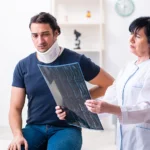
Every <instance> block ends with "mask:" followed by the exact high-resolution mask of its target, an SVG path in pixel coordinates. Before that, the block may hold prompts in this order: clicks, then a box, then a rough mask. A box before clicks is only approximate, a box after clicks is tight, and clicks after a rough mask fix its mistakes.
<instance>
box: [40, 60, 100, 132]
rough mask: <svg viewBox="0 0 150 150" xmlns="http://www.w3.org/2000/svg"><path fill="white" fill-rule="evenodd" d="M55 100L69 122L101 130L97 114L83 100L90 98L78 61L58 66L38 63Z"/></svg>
mask: <svg viewBox="0 0 150 150" xmlns="http://www.w3.org/2000/svg"><path fill="white" fill-rule="evenodd" d="M38 66H39V69H40V71H41V73H42V75H43V77H44V79H45V81H46V83H47V85H48V87H49V89H50V91H51V93H52V95H53V97H54V99H55V101H56V104H57V105H58V106H61V107H62V109H64V110H65V111H66V112H67V117H66V120H67V122H68V123H69V124H71V125H74V126H78V127H83V128H88V129H95V130H103V126H102V124H101V122H100V120H99V118H98V115H97V114H94V113H91V112H89V111H88V109H87V108H86V106H85V104H84V102H85V100H87V99H91V97H90V94H89V91H88V89H87V86H86V84H85V81H84V77H83V74H82V71H81V68H80V65H79V63H72V64H66V65H58V66H46V65H38Z"/></svg>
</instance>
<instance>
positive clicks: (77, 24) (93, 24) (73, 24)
mask: <svg viewBox="0 0 150 150" xmlns="http://www.w3.org/2000/svg"><path fill="white" fill-rule="evenodd" d="M58 24H59V25H60V26H62V27H65V26H100V24H99V22H58Z"/></svg>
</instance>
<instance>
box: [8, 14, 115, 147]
mask: <svg viewBox="0 0 150 150" xmlns="http://www.w3.org/2000/svg"><path fill="white" fill-rule="evenodd" d="M29 28H30V30H31V36H32V41H33V43H34V46H35V48H36V49H37V51H36V52H34V53H32V54H30V55H29V56H28V57H26V58H24V59H22V60H21V61H19V63H18V64H17V65H16V68H15V70H14V75H13V83H12V91H11V102H10V111H9V122H10V127H11V129H12V133H13V136H14V138H13V140H12V142H11V144H10V146H9V148H8V149H9V150H24V149H25V150H42V149H44V150H46V149H47V150H60V149H61V150H71V149H73V150H80V149H81V145H82V136H81V129H80V128H77V127H73V126H70V125H68V124H67V122H66V121H65V120H59V119H58V117H57V115H56V113H55V106H56V103H55V100H54V99H53V97H52V94H51V92H50V90H49V89H48V86H47V85H46V82H45V80H44V78H43V76H42V74H41V72H40V70H39V68H38V64H44V65H61V64H69V63H73V62H78V63H79V65H80V67H81V70H82V72H83V75H84V78H85V80H86V81H89V82H90V83H92V84H95V85H97V86H96V87H95V88H93V89H91V90H90V94H91V96H92V98H96V97H98V96H101V95H103V94H104V92H105V90H106V89H107V87H108V86H109V85H111V84H112V82H113V78H112V77H111V76H110V75H109V74H107V73H106V72H105V71H104V70H102V69H100V68H99V67H98V66H97V65H95V64H94V63H93V62H91V60H90V59H88V58H86V57H85V56H84V55H80V54H77V53H75V52H73V51H70V50H68V49H66V48H62V47H59V46H58V44H57V37H58V35H59V34H60V33H61V31H60V28H59V26H58V24H57V21H56V19H55V18H54V17H53V16H52V15H50V14H49V13H45V12H41V13H39V14H38V15H36V16H33V17H32V18H31V20H30V24H29ZM26 95H27V98H28V119H27V125H26V127H25V128H23V129H22V116H21V113H22V109H23V106H24V103H25V96H26Z"/></svg>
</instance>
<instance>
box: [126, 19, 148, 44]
mask: <svg viewBox="0 0 150 150" xmlns="http://www.w3.org/2000/svg"><path fill="white" fill-rule="evenodd" d="M141 28H144V31H145V35H146V37H147V39H148V43H149V44H150V17H139V18H137V19H135V20H134V21H133V22H132V23H131V24H130V26H129V31H130V32H131V33H134V32H137V31H138V30H140V29H141Z"/></svg>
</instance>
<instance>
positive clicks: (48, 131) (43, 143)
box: [22, 125, 82, 150]
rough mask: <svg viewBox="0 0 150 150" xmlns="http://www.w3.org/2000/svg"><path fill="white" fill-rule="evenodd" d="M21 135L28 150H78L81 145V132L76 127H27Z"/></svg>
mask: <svg viewBox="0 0 150 150" xmlns="http://www.w3.org/2000/svg"><path fill="white" fill-rule="evenodd" d="M23 135H24V137H25V139H26V140H27V142H28V147H29V149H28V150H46V147H47V150H70V149H72V150H80V149H81V145H82V135H81V130H80V129H79V128H76V127H55V126H49V125H27V126H26V127H25V128H24V129H23ZM47 143H48V144H47ZM22 150H24V148H22Z"/></svg>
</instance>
